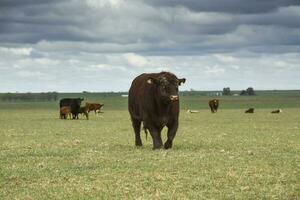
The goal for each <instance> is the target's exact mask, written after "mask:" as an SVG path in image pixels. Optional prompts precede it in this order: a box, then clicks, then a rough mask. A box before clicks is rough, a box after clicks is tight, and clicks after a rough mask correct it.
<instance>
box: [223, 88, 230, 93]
mask: <svg viewBox="0 0 300 200" xmlns="http://www.w3.org/2000/svg"><path fill="white" fill-rule="evenodd" d="M223 95H231V91H230V87H226V88H223Z"/></svg>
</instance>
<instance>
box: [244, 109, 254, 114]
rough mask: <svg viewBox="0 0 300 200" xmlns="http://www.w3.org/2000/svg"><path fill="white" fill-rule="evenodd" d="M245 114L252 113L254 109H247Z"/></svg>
mask: <svg viewBox="0 0 300 200" xmlns="http://www.w3.org/2000/svg"><path fill="white" fill-rule="evenodd" d="M245 113H254V108H249V109H248V110H246V111H245Z"/></svg>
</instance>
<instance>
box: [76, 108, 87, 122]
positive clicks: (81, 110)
mask: <svg viewBox="0 0 300 200" xmlns="http://www.w3.org/2000/svg"><path fill="white" fill-rule="evenodd" d="M78 113H80V114H83V115H85V117H86V119H87V120H89V113H88V109H87V107H86V106H83V107H80V108H79V112H78Z"/></svg>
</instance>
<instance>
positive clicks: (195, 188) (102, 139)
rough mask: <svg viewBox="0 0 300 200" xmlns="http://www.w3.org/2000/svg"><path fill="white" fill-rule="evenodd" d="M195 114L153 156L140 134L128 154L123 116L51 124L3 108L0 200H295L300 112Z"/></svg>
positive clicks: (35, 111) (50, 114)
mask: <svg viewBox="0 0 300 200" xmlns="http://www.w3.org/2000/svg"><path fill="white" fill-rule="evenodd" d="M199 111H200V112H199V113H195V114H190V113H186V112H185V111H184V110H182V111H181V114H180V127H179V130H178V134H177V136H176V138H175V140H174V147H173V149H171V150H157V151H153V150H152V149H151V148H152V140H151V137H150V136H148V140H146V139H145V135H144V134H142V140H143V142H144V146H143V147H141V148H136V147H135V146H134V136H133V130H132V128H131V124H130V120H129V115H128V112H127V111H126V110H125V109H119V110H113V109H111V110H110V109H107V110H105V112H104V113H102V114H101V115H99V116H95V115H94V114H90V120H85V117H83V116H82V117H81V118H80V120H59V119H58V111H57V109H55V108H52V107H51V106H49V107H47V109H43V108H42V107H39V106H34V107H33V108H30V107H28V108H27V109H16V108H15V109H6V108H5V107H4V106H2V107H1V109H0V141H1V143H0V199H299V197H300V156H299V155H300V124H299V122H300V114H299V113H300V108H293V109H292V108H286V109H284V111H283V113H281V114H278V115H277V114H270V111H271V109H269V108H261V109H257V110H256V113H254V114H245V113H244V109H239V108H236V109H230V108H227V109H221V110H219V112H218V113H216V114H211V113H210V112H209V111H208V109H201V110H199ZM163 138H164V141H165V140H166V130H164V133H163Z"/></svg>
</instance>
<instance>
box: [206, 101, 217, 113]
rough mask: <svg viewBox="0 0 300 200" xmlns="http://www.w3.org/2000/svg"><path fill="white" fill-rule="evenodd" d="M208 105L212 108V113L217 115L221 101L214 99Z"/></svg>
mask: <svg viewBox="0 0 300 200" xmlns="http://www.w3.org/2000/svg"><path fill="white" fill-rule="evenodd" d="M208 105H209V107H210V110H211V112H212V113H215V112H217V111H218V107H219V100H218V99H212V100H210V101H208Z"/></svg>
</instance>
